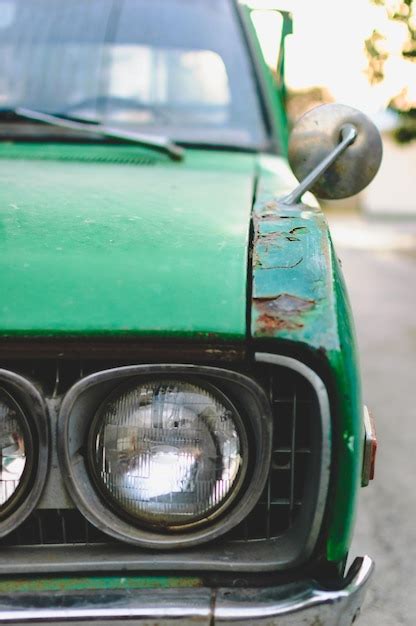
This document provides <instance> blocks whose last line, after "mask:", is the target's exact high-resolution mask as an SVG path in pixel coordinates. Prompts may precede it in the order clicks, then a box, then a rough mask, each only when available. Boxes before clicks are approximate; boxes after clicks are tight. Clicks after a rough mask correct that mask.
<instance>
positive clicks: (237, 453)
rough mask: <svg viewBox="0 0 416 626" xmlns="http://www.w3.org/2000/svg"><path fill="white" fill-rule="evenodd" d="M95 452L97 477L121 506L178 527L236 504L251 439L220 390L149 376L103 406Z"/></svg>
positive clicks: (143, 518) (94, 432) (148, 520)
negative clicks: (150, 377)
mask: <svg viewBox="0 0 416 626" xmlns="http://www.w3.org/2000/svg"><path fill="white" fill-rule="evenodd" d="M89 450H90V454H89V458H90V464H91V467H92V471H93V475H94V477H95V481H96V483H97V485H98V486H99V488H100V490H101V492H102V493H103V495H104V496H105V497H106V498H110V500H111V501H112V502H113V505H115V506H117V509H118V510H120V509H121V510H122V511H124V513H126V514H127V515H128V516H129V517H133V518H134V519H135V520H136V521H137V522H139V523H143V524H145V525H146V524H147V525H151V526H158V527H161V528H164V529H170V530H174V529H175V528H180V527H182V528H183V527H184V526H187V525H194V524H195V523H198V522H199V523H201V522H204V521H207V520H209V519H212V517H213V516H216V515H218V514H219V513H220V512H221V511H222V510H223V508H224V507H226V506H228V505H229V504H230V503H231V501H232V500H233V499H234V497H235V496H236V495H237V493H238V491H239V488H240V487H241V484H242V481H243V479H244V474H245V467H246V462H247V436H246V433H245V429H244V427H243V424H242V420H241V418H240V416H239V414H238V412H237V410H236V409H235V407H234V406H233V404H232V403H231V402H230V401H229V400H228V399H227V398H226V397H225V396H224V394H223V393H222V392H220V391H219V390H218V389H217V388H216V387H214V386H212V385H210V384H205V383H190V382H188V381H186V380H180V379H178V380H175V379H161V380H148V381H143V382H140V383H137V382H136V383H135V384H134V385H132V384H131V383H130V384H129V385H128V386H127V387H126V386H123V388H122V389H121V390H120V388H119V389H117V390H116V391H115V392H114V393H113V394H112V395H111V396H110V397H109V398H108V399H107V400H106V401H105V402H104V403H103V405H102V406H101V407H100V409H99V410H98V412H97V414H96V416H95V418H94V421H93V424H92V428H91V430H90V437H89ZM243 459H244V463H243Z"/></svg>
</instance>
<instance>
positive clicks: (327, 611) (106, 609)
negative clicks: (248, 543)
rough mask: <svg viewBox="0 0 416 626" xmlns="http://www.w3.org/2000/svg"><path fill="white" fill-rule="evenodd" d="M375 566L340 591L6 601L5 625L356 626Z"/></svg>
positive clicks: (357, 567)
mask: <svg viewBox="0 0 416 626" xmlns="http://www.w3.org/2000/svg"><path fill="white" fill-rule="evenodd" d="M372 570H373V563H372V561H371V559H370V558H369V557H367V556H365V557H363V558H359V559H356V560H355V561H354V563H353V565H352V567H351V569H350V572H349V574H348V576H347V578H346V579H345V585H344V586H343V587H342V588H340V589H337V590H328V589H324V588H322V587H320V586H319V585H318V584H317V583H315V582H313V581H306V582H301V583H291V584H287V585H281V586H279V587H268V588H260V589H254V588H251V589H241V588H239V589H236V588H230V589H208V588H199V589H198V588H197V589H172V588H169V589H154V590H149V589H147V590H144V589H143V590H129V591H125V590H123V591H114V590H107V591H99V592H97V591H71V592H62V593H59V594H54V595H52V594H51V593H50V592H40V593H36V594H33V593H31V594H27V593H19V594H16V593H15V594H13V595H5V594H1V595H0V624H15V625H17V624H37V625H39V624H56V625H58V624H67V623H70V624H71V626H74V625H76V624H85V623H87V622H93V623H94V624H95V626H109V625H110V624H115V623H117V622H119V623H126V622H129V623H131V624H140V625H141V626H151V625H152V626H155V625H156V624H158V625H159V624H160V625H161V626H173V625H174V624H175V625H176V626H178V624H180V625H181V626H186V625H189V624H200V625H207V626H212V625H213V624H221V625H222V626H227V625H230V626H231V625H233V626H238V624H244V625H245V626H249V625H250V624H258V625H259V626H275V625H276V626H295V625H296V626H297V625H299V624H303V625H304V626H308V625H309V626H316V625H317V624H319V626H350V625H351V624H352V623H353V622H354V621H355V619H356V617H357V615H358V613H359V610H360V606H361V603H362V601H363V597H364V593H365V590H366V585H367V582H368V580H369V578H370V575H371V572H372Z"/></svg>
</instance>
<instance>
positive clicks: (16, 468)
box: [0, 389, 31, 515]
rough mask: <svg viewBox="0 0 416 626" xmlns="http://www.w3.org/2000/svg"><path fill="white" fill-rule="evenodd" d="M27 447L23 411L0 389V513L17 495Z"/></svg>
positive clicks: (28, 431) (29, 448)
mask: <svg viewBox="0 0 416 626" xmlns="http://www.w3.org/2000/svg"><path fill="white" fill-rule="evenodd" d="M30 450H31V436H30V430H29V428H28V425H27V421H26V418H25V416H24V414H23V411H22V410H21V408H20V407H19V405H18V404H17V403H16V402H15V400H14V399H13V398H12V397H11V396H10V395H9V394H8V393H7V391H5V390H4V389H0V515H2V514H4V513H5V511H6V510H8V509H9V506H10V505H11V504H12V501H13V502H14V501H15V499H16V497H17V495H18V491H19V487H21V486H22V483H23V474H24V470H25V468H26V466H27V454H28V451H30Z"/></svg>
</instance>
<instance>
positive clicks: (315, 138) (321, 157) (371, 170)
mask: <svg viewBox="0 0 416 626" xmlns="http://www.w3.org/2000/svg"><path fill="white" fill-rule="evenodd" d="M382 155H383V145H382V142H381V137H380V133H379V132H378V130H377V128H376V126H375V125H374V124H373V122H372V121H371V120H370V119H369V118H368V117H367V116H366V115H364V114H363V113H361V112H360V111H357V110H356V109H353V108H352V107H349V106H345V105H341V104H324V105H322V106H319V107H316V108H315V109H312V110H311V111H308V112H307V113H305V115H303V117H301V118H300V119H299V120H298V122H297V123H296V124H295V126H294V128H293V131H292V134H291V136H290V141H289V163H290V166H291V168H292V170H293V173H294V174H295V176H296V178H297V179H298V180H299V181H301V182H300V185H299V186H298V187H297V188H296V189H295V190H294V191H292V193H290V194H289V195H288V196H286V198H283V199H282V202H283V203H284V204H297V203H299V202H300V199H301V197H302V195H303V194H304V193H305V192H306V191H311V192H312V193H314V194H315V195H316V196H317V197H318V198H323V199H333V200H335V199H339V198H348V197H349V196H352V195H354V194H356V193H358V192H359V191H361V190H362V189H364V187H366V186H367V185H368V184H369V183H370V182H371V181H372V180H373V178H374V176H375V175H376V174H377V171H378V169H379V167H380V164H381V159H382Z"/></svg>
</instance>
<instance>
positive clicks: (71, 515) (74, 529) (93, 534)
mask: <svg viewBox="0 0 416 626" xmlns="http://www.w3.org/2000/svg"><path fill="white" fill-rule="evenodd" d="M96 543H108V536H107V535H104V534H103V533H101V532H100V531H99V530H98V529H97V528H95V526H92V524H90V523H89V522H88V521H87V520H86V519H85V518H84V517H83V515H81V513H80V512H79V511H77V510H76V509H38V510H37V511H35V512H34V513H32V515H31V516H30V517H29V518H28V519H27V520H26V521H25V522H23V524H22V525H21V526H19V528H17V529H16V530H15V531H13V532H12V533H10V534H9V535H7V536H6V537H4V539H2V541H1V544H2V545H7V546H17V545H20V546H38V545H40V546H47V545H73V544H85V545H92V544H96Z"/></svg>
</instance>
